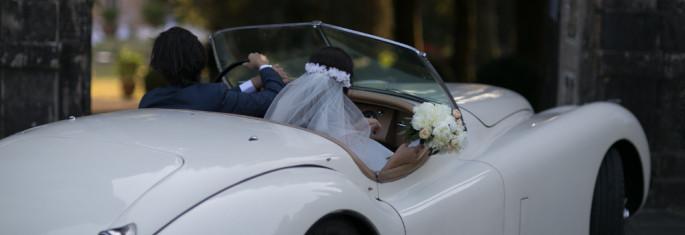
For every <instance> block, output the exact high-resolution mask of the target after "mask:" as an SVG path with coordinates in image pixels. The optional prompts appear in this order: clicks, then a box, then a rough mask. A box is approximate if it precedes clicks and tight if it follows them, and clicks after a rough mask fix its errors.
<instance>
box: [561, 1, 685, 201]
mask: <svg viewBox="0 0 685 235" xmlns="http://www.w3.org/2000/svg"><path fill="white" fill-rule="evenodd" d="M561 2H562V5H561V9H560V13H561V14H560V16H561V18H562V19H561V21H560V28H561V30H560V38H559V45H560V53H559V61H560V62H559V64H560V67H559V68H560V69H559V70H560V71H559V73H558V82H559V86H558V87H559V96H558V97H557V98H558V100H557V103H558V104H566V103H575V104H582V103H587V102H592V101H599V100H608V99H614V100H620V102H621V105H623V106H624V107H626V108H628V109H629V110H630V111H631V112H632V113H633V114H635V116H637V118H638V119H639V121H640V123H641V124H642V126H643V128H644V129H645V132H646V134H647V138H648V141H649V147H650V150H651V154H652V179H653V181H652V185H651V189H650V194H649V199H648V203H647V207H650V208H655V209H670V210H677V211H681V212H683V211H685V197H683V195H685V171H684V170H683V169H685V115H684V114H685V25H684V24H683V23H682V22H685V1H682V0H580V1H572V0H561ZM573 35H575V36H573Z"/></svg>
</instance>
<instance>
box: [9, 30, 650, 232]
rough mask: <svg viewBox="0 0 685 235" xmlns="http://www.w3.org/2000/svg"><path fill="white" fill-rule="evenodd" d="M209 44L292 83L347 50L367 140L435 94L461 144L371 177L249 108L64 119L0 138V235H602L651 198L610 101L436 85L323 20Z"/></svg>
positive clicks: (222, 61)
mask: <svg viewBox="0 0 685 235" xmlns="http://www.w3.org/2000/svg"><path fill="white" fill-rule="evenodd" d="M210 41H211V43H212V48H213V50H214V58H213V59H215V61H216V63H217V65H218V66H219V67H220V68H225V67H227V66H228V65H229V64H232V63H234V62H236V61H240V60H242V59H244V58H245V57H246V56H247V54H248V53H249V52H254V51H259V52H261V53H264V54H266V55H267V56H269V58H270V59H271V62H273V63H279V64H281V65H282V66H283V67H285V68H286V70H287V72H288V73H289V74H290V75H291V76H292V77H297V76H299V74H301V73H302V72H304V64H305V62H306V60H307V58H308V56H309V54H310V53H312V52H313V51H314V50H316V49H318V48H321V47H324V46H327V45H332V46H337V47H340V48H343V49H345V50H346V51H347V52H348V53H349V54H350V55H351V56H352V57H353V60H354V62H355V67H356V68H355V77H354V78H353V85H352V89H351V92H350V94H349V97H350V98H351V99H352V100H353V101H354V102H355V103H356V104H358V107H359V108H360V110H362V111H363V112H364V114H365V115H366V116H367V117H371V118H377V119H378V120H379V121H380V122H381V123H382V125H383V126H384V127H385V128H384V129H383V130H382V131H378V132H375V133H372V136H371V137H372V138H373V139H375V140H377V141H378V142H380V143H382V144H384V145H385V146H387V147H389V148H391V149H394V148H396V147H397V146H399V144H401V143H402V142H404V140H405V139H404V136H401V135H398V133H399V132H400V131H401V130H402V129H403V126H405V125H407V124H408V123H407V121H406V119H405V118H406V117H411V116H412V108H413V107H414V106H415V105H417V104H420V103H422V102H434V103H441V104H446V105H449V106H450V107H452V108H454V109H459V110H461V112H462V114H463V122H464V124H465V126H466V128H467V133H468V144H467V145H465V147H464V148H462V149H461V151H459V152H457V153H444V152H443V153H437V154H435V155H431V156H429V157H423V158H421V159H420V160H419V161H417V162H416V163H415V164H412V165H405V166H403V167H401V168H395V169H393V170H391V171H388V172H383V173H381V174H379V173H376V172H373V171H372V170H370V169H369V168H368V167H367V166H365V165H364V164H363V163H362V161H360V159H359V157H358V156H356V155H355V154H354V153H352V151H350V148H349V146H345V145H342V144H341V143H340V142H338V141H336V140H334V139H332V138H330V137H328V136H326V135H324V134H321V133H317V132H313V131H310V130H306V129H303V128H299V127H295V126H291V125H287V124H284V123H278V122H274V121H269V120H264V119H261V118H253V117H246V116H240V115H232V114H223V113H209V112H200V111H192V110H169V109H140V110H129V111H121V112H113V113H105V114H98V115H92V116H86V117H75V118H69V119H68V120H63V121H59V122H55V123H50V124H47V125H43V126H38V127H35V128H32V129H29V130H26V131H23V132H20V133H17V134H15V135H12V136H10V137H7V138H5V139H3V140H1V141H0V174H1V175H0V195H1V197H2V200H0V214H1V215H0V218H1V219H0V228H2V233H3V234H97V233H100V234H305V233H307V234H323V233H327V232H334V233H330V234H336V233H337V234H573V235H577V234H610V233H611V232H618V231H619V230H621V229H622V222H623V220H624V219H625V218H627V217H629V216H631V215H633V214H634V213H636V212H637V211H638V210H639V209H640V208H641V206H642V205H643V203H644V201H645V197H646V195H647V190H648V186H649V176H650V156H649V148H648V145H647V140H646V138H645V134H644V132H643V130H642V127H641V126H640V123H639V122H638V120H637V119H636V118H635V117H634V116H633V115H632V114H631V113H630V112H629V111H627V110H626V109H625V108H622V107H621V106H619V105H617V104H615V103H610V102H596V103H589V104H585V105H577V106H563V107H557V108H553V109H549V110H545V111H542V112H539V113H535V112H534V111H533V110H532V108H531V106H530V105H529V103H528V102H527V101H526V100H525V99H524V98H523V97H522V96H520V95H519V94H517V93H514V92H512V91H510V90H507V89H503V88H498V87H493V86H487V85H480V84H460V83H444V82H443V80H442V79H441V78H440V76H439V75H438V74H437V72H436V71H435V70H434V69H433V67H432V66H431V65H430V63H429V61H428V60H427V58H426V56H425V54H423V53H421V52H419V51H417V50H416V49H414V48H411V47H409V46H406V45H403V44H400V43H397V42H393V41H390V40H386V39H383V38H379V37H375V36H371V35H368V34H364V33H360V32H356V31H352V30H348V29H344V28H340V27H336V26H332V25H327V24H323V23H321V22H311V23H298V24H284V25H266V26H255V27H241V28H234V29H227V30H223V31H219V32H217V33H215V34H213V35H212V36H211V37H210ZM249 72H250V71H247V69H245V68H236V69H233V70H231V71H230V72H229V73H228V74H227V75H226V76H223V75H222V76H221V77H222V78H223V79H217V80H219V81H220V82H225V83H226V84H227V85H229V86H235V85H237V84H238V83H239V82H240V81H242V80H246V79H247V78H249V77H250V76H252V74H249ZM227 78H228V79H227ZM327 234H328V233H327Z"/></svg>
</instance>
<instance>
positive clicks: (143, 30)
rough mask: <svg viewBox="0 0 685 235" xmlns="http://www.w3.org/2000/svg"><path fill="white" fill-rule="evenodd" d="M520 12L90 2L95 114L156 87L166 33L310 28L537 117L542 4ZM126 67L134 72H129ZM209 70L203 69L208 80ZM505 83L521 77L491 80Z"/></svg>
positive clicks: (502, 4)
mask: <svg viewBox="0 0 685 235" xmlns="http://www.w3.org/2000/svg"><path fill="white" fill-rule="evenodd" d="M520 2H521V4H519V3H518V2H517V1H497V0H487V1H455V0H426V1H418V0H370V1H364V2H363V3H362V2H355V1H313V0H284V1H248V0H232V1H221V0H204V1H188V0H96V1H94V7H93V13H92V14H93V28H92V35H93V37H92V43H93V45H92V47H93V58H92V60H93V63H92V66H93V67H92V69H93V89H92V96H93V100H92V102H93V103H92V112H93V113H99V112H106V111H112V110H114V109H121V108H131V107H135V106H136V105H137V103H136V101H138V100H139V99H140V97H141V95H142V94H143V93H144V91H145V87H146V86H145V83H144V81H147V80H149V79H154V78H153V76H154V75H149V74H148V72H149V70H148V68H147V63H148V61H149V58H148V57H149V52H150V50H151V43H152V40H154V37H156V36H157V34H158V33H159V32H161V31H163V30H164V29H167V28H169V27H171V26H174V25H181V26H183V27H186V28H188V29H190V30H191V31H192V32H193V33H195V34H196V35H198V37H199V38H200V39H201V40H203V43H206V39H207V36H208V35H209V33H211V32H215V31H217V30H220V29H224V28H230V27H236V26H244V25H259V24H275V23H293V22H311V21H314V20H321V21H323V22H324V23H328V24H333V25H338V26H342V27H345V28H349V29H353V30H357V31H361V32H365V33H369V34H373V35H377V36H381V37H384V38H389V39H393V40H395V41H399V42H402V43H405V44H408V45H411V46H413V47H416V48H417V49H419V50H420V51H425V52H426V53H427V54H428V56H429V59H430V60H431V63H433V65H434V66H435V67H436V69H437V70H438V72H439V73H440V74H441V75H442V77H443V79H444V80H445V81H451V82H476V81H479V82H485V83H497V82H501V83H504V82H507V81H510V82H508V84H507V85H509V87H510V88H515V90H517V91H518V92H520V93H522V94H524V95H525V96H526V97H527V98H528V99H529V100H530V101H531V103H532V104H533V105H534V106H535V108H536V109H538V110H539V108H541V107H542V106H551V105H554V104H552V103H549V104H545V103H543V101H542V100H541V99H540V97H541V96H542V95H543V94H542V93H543V91H544V90H542V89H541V88H542V86H543V85H544V84H543V82H544V81H543V80H542V77H543V73H545V72H546V71H545V62H544V61H543V58H544V54H543V53H544V49H545V35H544V32H545V22H546V12H547V8H548V6H546V2H545V1H542V0H535V1H526V2H525V3H524V2H523V1H520ZM524 5H525V7H523V6H524ZM126 63H129V64H130V63H133V64H131V65H129V67H128V68H129V69H128V70H127V69H126V68H127V67H126V65H125V64H126ZM134 64H137V65H138V66H134ZM210 64H211V65H213V63H210ZM134 68H137V69H134ZM133 70H135V72H134V71H133ZM214 70H215V68H214V67H210V68H208V71H207V73H206V74H205V76H209V75H210V74H214V72H215V71H214ZM511 70H516V71H515V72H514V71H511ZM512 72H514V73H512ZM121 73H129V74H131V75H125V76H124V75H121ZM477 75H478V76H477ZM504 75H507V76H511V75H516V76H518V77H510V78H508V79H507V81H498V80H497V79H498V77H501V76H504ZM117 77H126V79H125V80H126V81H124V82H125V83H127V84H135V85H134V86H133V87H134V88H133V90H131V88H130V87H131V86H132V85H126V90H118V89H110V87H111V86H116V83H118V82H119V81H117V79H118V78H117ZM131 77H132V78H133V79H131ZM145 78H148V79H145ZM523 80H526V81H525V82H522V81H523ZM513 81H516V82H513ZM523 84H528V85H523ZM500 85H505V84H500ZM151 86H155V83H150V82H149V81H148V88H151ZM545 94H546V95H551V93H545ZM122 97H124V98H126V99H123V100H122V99H121V98H122Z"/></svg>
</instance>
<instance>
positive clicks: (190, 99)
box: [138, 27, 288, 117]
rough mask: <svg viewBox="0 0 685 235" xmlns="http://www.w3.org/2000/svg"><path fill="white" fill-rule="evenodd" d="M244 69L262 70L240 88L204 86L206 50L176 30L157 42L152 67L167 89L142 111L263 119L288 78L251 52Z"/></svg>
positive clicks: (152, 94) (153, 94) (145, 101)
mask: <svg viewBox="0 0 685 235" xmlns="http://www.w3.org/2000/svg"><path fill="white" fill-rule="evenodd" d="M247 58H248V62H246V63H244V64H243V66H245V67H248V68H251V69H257V68H258V69H259V76H257V77H254V78H252V79H251V80H250V81H248V82H245V83H243V84H242V85H241V86H239V87H234V88H232V89H228V87H226V85H224V84H222V83H200V72H201V71H202V69H203V68H204V67H205V65H206V55H205V49H204V47H203V46H202V44H201V43H200V41H199V40H198V39H197V36H195V35H193V34H192V33H191V32H190V31H188V30H186V29H183V28H181V27H173V28H170V29H168V30H166V31H164V32H162V33H160V34H159V36H158V37H157V39H155V42H154V46H153V48H152V54H151V59H150V67H151V68H152V69H154V70H155V71H157V72H159V73H160V74H161V75H162V77H163V79H164V81H165V82H166V83H167V87H164V88H155V89H154V90H151V91H149V92H147V93H146V94H145V95H144V96H143V98H142V99H141V100H140V105H139V106H138V108H172V109H192V110H203V111H214V112H225V113H235V114H242V115H249V116H255V117H263V116H264V113H266V110H267V109H268V108H269V105H271V101H273V99H274V98H275V97H276V95H277V94H278V92H280V91H281V89H283V86H284V81H287V79H288V78H287V75H286V74H285V72H283V70H282V69H281V68H280V67H278V66H277V65H274V67H271V65H269V60H268V59H267V58H266V56H264V55H262V54H259V53H250V55H248V57H247Z"/></svg>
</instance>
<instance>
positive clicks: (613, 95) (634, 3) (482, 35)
mask: <svg viewBox="0 0 685 235" xmlns="http://www.w3.org/2000/svg"><path fill="white" fill-rule="evenodd" d="M314 20H321V21H323V22H324V23H328V24H333V25H337V26H342V27H345V28H349V29H353V30H357V31H361V32H365V33H369V34H373V35H377V36H381V37H385V38H389V39H392V40H396V41H399V42H402V43H405V44H408V45H410V46H413V47H416V48H417V49H419V50H420V51H425V52H426V53H427V55H428V58H429V60H430V61H431V63H432V64H433V66H434V67H435V68H436V69H437V70H438V72H439V73H440V74H441V76H442V78H443V79H444V80H445V81H446V82H477V83H486V84H493V85H497V86H501V87H505V88H509V89H512V90H514V91H517V92H519V93H521V94H522V95H523V96H524V97H526V98H527V99H528V101H529V102H530V103H531V104H532V106H533V107H534V109H535V111H536V112H539V111H542V110H545V109H547V108H550V107H554V106H558V105H567V104H583V103H587V102H593V101H601V100H612V101H614V102H620V104H621V105H623V106H624V107H626V108H628V109H629V110H630V111H631V112H633V114H635V116H636V117H637V118H638V120H639V121H640V123H641V124H642V126H643V128H644V129H645V133H646V134H647V138H648V141H649V144H650V150H651V156H652V172H651V175H652V182H651V185H650V191H649V196H648V201H647V203H646V205H645V208H644V209H643V210H642V212H641V213H640V214H638V215H637V216H636V217H634V218H631V219H630V220H628V221H627V223H626V228H627V231H626V233H627V234H685V171H684V170H683V169H685V24H683V23H682V22H685V0H529V1H523V0H422V1H419V0H366V1H351V0H350V1H342V0H339V1H332V0H330V1H322V0H280V1H276V0H273V1H268V0H0V137H4V136H7V135H11V134H13V133H16V132H19V131H22V130H25V129H27V128H31V127H35V126H38V125H42V124H45V123H49V122H54V121H58V120H63V119H67V118H69V117H70V116H83V115H91V114H95V113H103V112H111V111H116V110H123V109H135V108H137V105H138V102H139V100H140V97H141V96H142V95H143V94H144V93H145V91H146V89H151V88H153V87H155V86H159V80H158V79H157V78H155V75H154V74H152V73H150V70H149V68H148V66H147V64H148V63H149V54H150V49H151V43H152V41H153V39H154V38H155V37H156V35H157V34H159V32H161V31H163V30H165V29H167V28H169V27H171V26H175V25H180V26H183V27H185V28H188V29H190V30H191V31H192V32H193V33H195V34H196V35H197V36H198V37H199V38H200V39H201V40H204V43H206V38H207V36H208V35H209V34H210V33H212V32H214V31H216V30H219V29H223V28H229V27H236V26H245V25H259V24H274V23H292V22H311V21H314ZM210 64H212V63H210ZM214 69H215V68H207V69H206V71H205V73H204V74H203V76H204V77H211V74H213V73H215V72H214V71H213V70H214ZM586 121H588V122H591V121H592V120H586ZM579 128H582V127H579ZM560 213H563V212H560Z"/></svg>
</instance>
